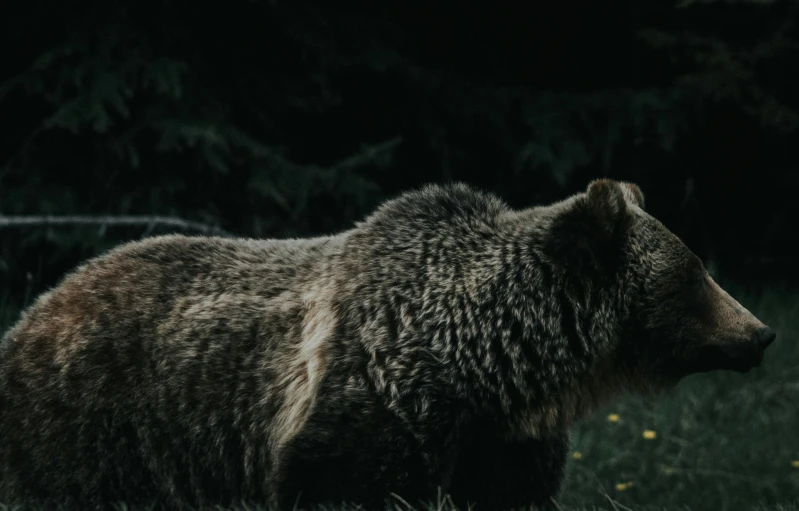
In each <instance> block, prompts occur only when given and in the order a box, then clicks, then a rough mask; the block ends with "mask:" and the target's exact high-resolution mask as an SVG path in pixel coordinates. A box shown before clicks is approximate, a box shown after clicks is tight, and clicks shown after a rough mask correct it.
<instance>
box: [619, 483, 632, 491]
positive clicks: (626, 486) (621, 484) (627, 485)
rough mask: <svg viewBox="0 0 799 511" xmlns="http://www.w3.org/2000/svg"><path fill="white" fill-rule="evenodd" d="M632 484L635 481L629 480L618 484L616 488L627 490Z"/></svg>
mask: <svg viewBox="0 0 799 511" xmlns="http://www.w3.org/2000/svg"><path fill="white" fill-rule="evenodd" d="M632 485H633V482H632V481H627V482H626V483H618V484H617V485H616V490H618V491H624V490H626V489H628V488H630V487H631V486H632Z"/></svg>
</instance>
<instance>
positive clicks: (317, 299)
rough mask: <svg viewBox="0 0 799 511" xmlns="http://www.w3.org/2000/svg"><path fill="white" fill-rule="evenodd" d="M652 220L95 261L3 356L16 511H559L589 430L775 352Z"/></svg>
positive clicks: (206, 249) (522, 218) (440, 199)
mask: <svg viewBox="0 0 799 511" xmlns="http://www.w3.org/2000/svg"><path fill="white" fill-rule="evenodd" d="M643 208H644V198H643V194H642V193H641V191H640V190H639V189H638V187H636V186H635V185H632V184H627V183H617V182H613V181H608V180H599V181H595V182H593V183H591V184H590V186H589V187H588V189H587V191H586V192H585V193H580V194H576V195H574V196H572V197H569V198H567V199H565V200H564V201H561V202H559V203H556V204H552V205H550V206H541V207H534V208H530V209H526V210H522V211H514V210H511V209H510V208H508V207H507V206H506V205H505V204H504V203H503V202H502V201H500V200H499V199H498V198H496V197H494V196H491V195H489V194H486V193H483V192H479V191H477V190H474V189H472V188H470V187H468V186H466V185H461V184H458V185H450V186H428V187H425V188H424V189H421V190H418V191H414V192H410V193H407V194H405V195H403V196H401V197H398V198H396V199H394V200H391V201H389V202H387V203H386V204H384V205H383V206H381V207H380V208H379V209H378V210H377V211H376V212H375V213H374V214H372V215H371V216H369V217H368V218H367V219H365V220H364V221H363V222H361V223H359V224H358V225H357V226H355V227H354V228H352V229H350V230H347V231H345V232H342V233H340V234H337V235H333V236H329V237H320V238H315V239H305V240H268V241H257V240H245V239H235V240H231V239H220V238H200V237H198V238H191V237H183V236H165V237H159V238H154V239H149V240H146V241H140V242H135V243H130V244H127V245H124V246H122V247H120V248H118V249H115V250H113V251H111V252H109V253H108V254H106V255H103V256H101V257H98V258H95V259H93V260H91V261H89V262H88V263H86V264H85V265H84V266H82V267H81V268H78V269H77V270H75V271H74V272H72V273H71V274H70V275H68V276H67V277H66V278H65V279H64V281H63V282H62V283H61V284H60V285H58V286H57V287H56V288H55V289H53V290H52V291H50V292H48V293H46V294H44V295H43V296H41V297H40V298H39V299H38V300H37V301H36V303H35V304H34V305H33V306H31V307H30V308H29V309H28V310H27V311H26V312H25V313H24V314H23V317H22V318H21V319H20V321H19V322H18V323H17V325H16V326H14V328H12V329H11V330H10V331H9V332H8V333H7V334H6V336H5V338H4V340H3V343H2V346H0V501H2V502H5V503H7V504H17V503H23V502H26V501H29V502H39V503H44V504H54V503H55V504H66V505H70V506H73V507H76V508H79V509H107V506H108V504H109V503H111V502H116V501H125V502H128V503H129V504H134V505H135V504H139V503H141V504H149V503H153V501H154V503H155V504H157V505H159V506H160V507H163V508H167V509H187V508H189V507H200V508H203V507H208V506H212V505H216V504H220V505H228V504H233V503H236V502H241V501H250V502H257V503H262V504H264V503H265V504H272V505H275V506H277V507H279V508H281V509H286V508H291V507H292V506H293V505H294V503H295V502H297V501H298V499H299V502H301V503H306V504H311V503H316V502H325V501H339V502H340V501H342V500H350V501H356V502H359V503H362V504H364V505H366V506H371V507H377V506H379V505H380V504H381V503H382V502H383V501H384V499H387V498H389V497H390V495H391V494H396V495H399V496H400V497H401V498H403V499H404V500H408V501H420V500H434V499H435V498H436V496H437V495H438V492H439V491H441V492H444V493H449V494H450V495H451V496H452V497H453V499H455V501H456V502H459V503H463V504H466V503H471V504H476V505H477V509H501V508H504V507H510V506H521V505H544V504H546V503H547V502H549V501H550V499H551V498H552V497H553V496H555V495H557V492H558V489H559V487H560V481H561V478H562V474H563V467H564V463H565V459H566V455H567V451H568V433H567V431H568V427H569V426H570V425H571V424H572V423H573V422H574V421H575V420H578V419H579V418H580V417H582V416H584V415H585V414H586V413H588V412H589V411H590V410H591V409H593V408H594V407H595V406H597V405H598V404H600V403H602V402H604V401H605V400H607V399H609V398H612V397H613V396H614V395H616V394H617V393H618V392H621V391H625V390H634V391H641V390H644V391H645V390H649V389H659V388H662V387H663V386H668V385H671V384H673V383H675V382H676V381H677V380H678V379H679V378H681V377H682V376H684V375H686V374H689V373H692V372H697V371H704V370H708V369H714V368H734V369H738V370H747V369H748V368H749V367H751V366H752V365H755V364H756V363H758V362H759V357H760V356H762V350H763V348H764V346H765V345H766V344H768V342H770V341H771V340H773V333H771V332H770V331H769V330H768V329H767V328H766V327H764V326H763V325H762V323H760V322H759V321H758V320H757V319H755V318H754V317H753V316H752V315H751V314H750V313H749V312H748V311H746V310H744V309H743V308H742V307H741V306H740V305H739V304H737V303H736V302H735V301H734V300H732V298H730V297H729V296H728V295H727V294H726V293H724V292H723V291H722V290H721V289H720V288H719V287H718V286H717V285H715V283H713V282H712V280H711V279H710V278H709V276H708V275H707V274H706V273H705V272H704V269H703V268H702V265H701V262H700V261H699V260H698V259H697V258H696V257H695V256H694V255H693V254H691V253H690V251H689V250H688V249H687V248H685V246H684V245H683V244H682V243H681V242H680V241H679V240H678V239H677V238H676V237H675V236H673V235H672V234H671V233H669V232H668V231H667V230H666V229H665V228H664V227H663V226H662V225H661V224H660V223H659V222H658V221H657V220H655V219H654V218H652V217H651V216H649V215H648V214H647V213H646V212H645V211H644V209H643ZM758 343H759V344H758Z"/></svg>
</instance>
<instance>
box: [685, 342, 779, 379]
mask: <svg viewBox="0 0 799 511" xmlns="http://www.w3.org/2000/svg"><path fill="white" fill-rule="evenodd" d="M764 351H765V350H764V349H763V348H762V347H760V346H758V345H757V343H754V342H730V343H724V344H709V345H704V346H700V347H698V348H696V349H694V350H692V351H691V352H690V353H689V354H687V355H686V357H685V359H684V361H685V363H686V367H685V369H686V370H687V371H688V372H689V374H690V373H706V372H709V371H724V370H727V371H735V372H738V373H744V374H745V373H748V372H749V371H750V370H752V369H753V368H755V367H758V366H759V365H760V363H761V362H762V361H763V353H764Z"/></svg>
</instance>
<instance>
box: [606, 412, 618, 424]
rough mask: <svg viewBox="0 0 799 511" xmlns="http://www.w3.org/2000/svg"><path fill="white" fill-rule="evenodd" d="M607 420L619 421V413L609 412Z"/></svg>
mask: <svg viewBox="0 0 799 511" xmlns="http://www.w3.org/2000/svg"><path fill="white" fill-rule="evenodd" d="M608 422H619V415H618V414H616V413H611V414H610V415H608Z"/></svg>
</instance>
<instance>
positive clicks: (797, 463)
mask: <svg viewBox="0 0 799 511" xmlns="http://www.w3.org/2000/svg"><path fill="white" fill-rule="evenodd" d="M791 466H792V467H793V468H799V460H793V461H792V462H791Z"/></svg>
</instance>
